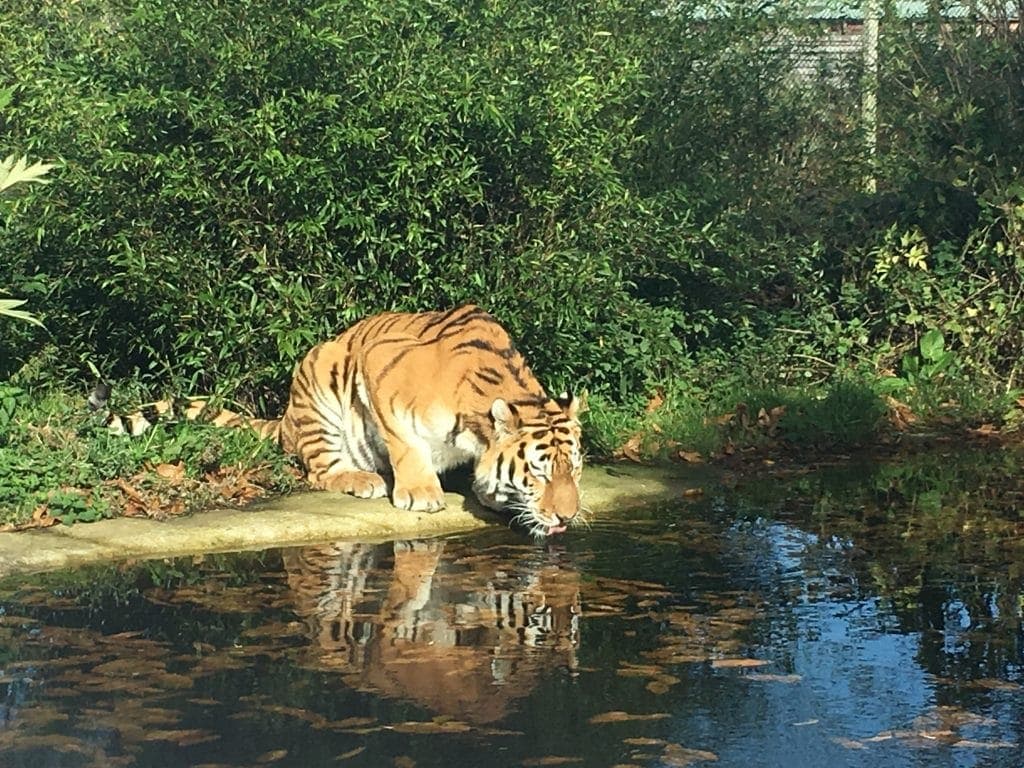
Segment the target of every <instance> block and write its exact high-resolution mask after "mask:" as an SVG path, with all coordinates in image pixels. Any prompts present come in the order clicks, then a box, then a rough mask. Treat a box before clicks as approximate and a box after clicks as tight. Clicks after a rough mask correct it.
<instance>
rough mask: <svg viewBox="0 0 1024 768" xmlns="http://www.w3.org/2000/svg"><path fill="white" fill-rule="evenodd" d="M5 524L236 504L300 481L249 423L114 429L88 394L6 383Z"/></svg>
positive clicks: (1, 488)
mask: <svg viewBox="0 0 1024 768" xmlns="http://www.w3.org/2000/svg"><path fill="white" fill-rule="evenodd" d="M0 404H2V409H3V413H2V415H0V524H14V525H20V524H26V523H28V522H30V521H33V520H35V521H36V522H37V524H47V523H50V522H52V521H54V520H57V521H60V522H62V523H73V522H89V521H92V520H97V519H100V518H103V517H110V516H115V515H121V514H131V515H146V516H151V517H159V516H163V515H172V514H182V513H187V512H191V511H195V510H196V509H200V508H203V507H207V506H211V505H212V504H216V503H228V504H237V503H244V502H246V501H250V500H252V499H253V498H257V497H258V496H260V495H262V494H263V493H276V492H284V491H287V490H290V489H291V488H293V487H294V486H295V484H296V482H297V480H296V472H295V470H294V466H293V465H292V463H291V461H290V460H289V459H288V458H287V457H285V456H284V455H283V454H281V453H280V451H278V450H277V448H276V447H275V446H273V445H272V444H269V443H267V442H265V441H261V440H259V439H258V438H257V437H256V436H255V435H254V434H252V433H249V432H247V431H246V430H224V429H218V428H216V427H211V426H208V425H205V424H198V423H190V422H182V423H172V424H166V425H165V424H159V425H157V426H156V427H154V428H153V429H152V430H150V431H149V432H147V433H146V434H145V435H143V436H141V437H139V438H136V439H130V438H126V437H123V436H118V435H113V434H111V433H109V432H108V431H107V430H106V429H105V428H104V427H103V426H102V425H101V424H99V423H97V421H96V420H95V419H94V418H93V416H92V414H91V413H90V412H89V409H88V407H87V406H86V402H85V397H84V396H80V395H72V394H68V393H65V392H61V391H58V390H39V391H33V392H28V391H24V390H20V389H17V388H15V387H13V386H11V385H0Z"/></svg>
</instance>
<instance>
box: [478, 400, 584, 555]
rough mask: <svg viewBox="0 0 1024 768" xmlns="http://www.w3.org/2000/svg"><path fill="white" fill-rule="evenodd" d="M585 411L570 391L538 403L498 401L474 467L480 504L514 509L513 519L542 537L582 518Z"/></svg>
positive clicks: (512, 510) (494, 404)
mask: <svg viewBox="0 0 1024 768" xmlns="http://www.w3.org/2000/svg"><path fill="white" fill-rule="evenodd" d="M582 410H583V405H582V403H581V402H580V400H579V399H578V398H576V397H570V396H569V395H563V396H562V397H560V398H558V399H557V400H546V401H542V402H538V403H536V404H535V403H525V404H524V403H520V404H518V405H517V404H513V403H508V402H506V401H505V400H502V399H500V398H499V399H497V400H495V401H494V403H493V404H492V405H491V412H490V417H491V420H492V423H493V428H494V437H493V440H491V442H490V444H489V445H488V446H487V447H486V448H485V450H484V452H483V455H481V457H480V459H479V460H478V461H477V465H476V469H475V470H474V481H473V490H474V492H475V493H476V496H477V498H478V499H479V500H480V503H481V504H483V505H484V506H487V507H490V508H491V509H495V510H499V511H504V512H512V513H513V517H512V521H513V522H514V523H519V524H522V525H523V526H524V527H525V528H526V529H527V530H528V531H529V532H530V533H532V534H533V535H534V536H537V537H542V536H549V535H551V534H555V533H562V532H564V531H565V530H566V528H567V527H568V526H569V525H572V524H574V523H575V522H578V520H579V519H578V518H577V515H578V514H579V512H580V508H581V507H580V475H581V474H582V472H583V449H582V446H581V435H580V423H579V421H578V419H577V417H578V415H579V414H580V412H581V411H582Z"/></svg>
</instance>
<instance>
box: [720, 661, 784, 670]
mask: <svg viewBox="0 0 1024 768" xmlns="http://www.w3.org/2000/svg"><path fill="white" fill-rule="evenodd" d="M766 664H771V662H770V661H764V660H763V659H715V660H714V661H712V662H711V667H712V668H713V669H735V668H740V669H746V668H749V667H763V666H765V665H766Z"/></svg>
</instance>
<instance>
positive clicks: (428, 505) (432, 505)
mask: <svg viewBox="0 0 1024 768" xmlns="http://www.w3.org/2000/svg"><path fill="white" fill-rule="evenodd" d="M392 502H393V503H394V505H395V506H396V507H398V508H399V509H409V510H412V511H413V512H437V510H439V509H444V507H445V504H444V491H442V490H441V483H440V482H439V481H438V480H437V479H436V478H435V479H434V482H433V483H432V484H429V485H414V486H406V485H399V483H398V482H397V481H396V482H395V494H394V498H393V499H392Z"/></svg>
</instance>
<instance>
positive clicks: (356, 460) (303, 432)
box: [186, 305, 583, 536]
mask: <svg viewBox="0 0 1024 768" xmlns="http://www.w3.org/2000/svg"><path fill="white" fill-rule="evenodd" d="M581 410H582V406H581V403H580V400H579V399H578V398H576V397H570V396H568V395H564V396H562V397H561V398H558V399H552V398H551V397H549V396H548V395H547V394H546V393H545V391H544V388H543V387H542V386H541V385H540V383H538V381H537V379H536V378H535V377H534V375H533V373H531V371H530V369H529V367H528V366H527V364H526V361H525V360H524V359H523V357H522V355H521V354H520V353H519V352H518V351H517V350H516V348H515V346H514V345H513V343H512V341H511V339H510V338H509V335H508V333H507V332H506V331H505V329H504V328H502V326H501V325H500V324H499V323H498V322H497V321H496V320H495V319H494V318H493V317H491V316H490V315H489V314H487V313H486V312H485V311H484V310H482V309H480V308H479V307H476V306H473V305H467V306H462V307H458V308H456V309H453V310H450V311H447V312H420V313H397V312H388V313H384V314H379V315H374V316H371V317H367V318H364V319H363V320H361V321H359V322H357V323H356V324H355V325H353V326H351V327H350V328H349V329H348V330H346V331H344V332H343V333H341V334H340V335H339V336H337V337H335V338H334V339H331V340H329V341H325V342H323V343H321V344H318V345H317V346H315V347H313V349H311V350H310V351H309V353H308V354H307V355H306V357H305V358H304V359H303V361H302V363H301V364H300V365H299V367H298V368H297V370H296V372H295V376H294V378H293V380H292V385H291V392H290V396H289V401H288V406H287V408H286V410H285V412H284V415H283V416H282V417H281V418H280V419H275V420H269V421H268V420H262V419H243V418H240V417H236V416H235V415H234V414H230V413H228V412H224V413H221V414H219V415H218V416H217V417H216V418H215V420H214V421H215V423H219V424H223V425H226V426H235V425H238V424H245V425H248V426H249V427H251V428H253V429H255V430H257V431H258V432H259V433H260V434H261V435H262V436H264V437H267V438H272V439H274V440H276V441H277V442H278V443H279V444H280V446H281V447H282V448H283V449H284V450H285V451H287V452H289V453H293V454H295V455H297V456H298V457H299V459H300V460H301V462H302V464H303V465H304V467H305V469H306V472H307V476H308V480H309V483H310V485H311V486H312V487H314V488H320V489H326V490H335V491H344V492H345V493H350V494H352V495H354V496H358V497H361V498H378V497H383V496H385V495H387V492H388V483H387V482H386V481H385V476H389V477H390V479H391V481H392V482H391V501H392V503H393V504H394V506H396V507H398V508H400V509H409V510H418V511H427V512H432V511H435V510H439V509H442V508H443V507H444V506H445V501H444V492H443V491H442V489H441V482H440V480H439V478H438V474H439V473H440V472H444V471H445V470H447V469H451V468H454V467H456V466H460V465H464V464H472V467H473V490H474V492H475V494H476V496H477V498H478V499H479V500H480V502H481V503H482V504H483V505H485V506H487V507H490V508H492V509H496V510H503V511H508V512H511V513H512V514H513V520H514V521H516V522H518V523H520V524H522V525H524V526H525V527H526V528H527V529H528V530H529V531H530V532H531V533H532V534H534V535H536V536H545V535H550V534H555V533H561V532H563V531H565V530H566V528H567V526H568V525H570V524H572V523H573V522H575V521H577V519H578V518H577V515H578V513H579V512H580V488H579V481H580V475H581V472H582V466H583V452H582V447H581V444H580V423H579V420H578V416H579V413H580V412H581ZM186 415H188V414H186Z"/></svg>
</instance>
